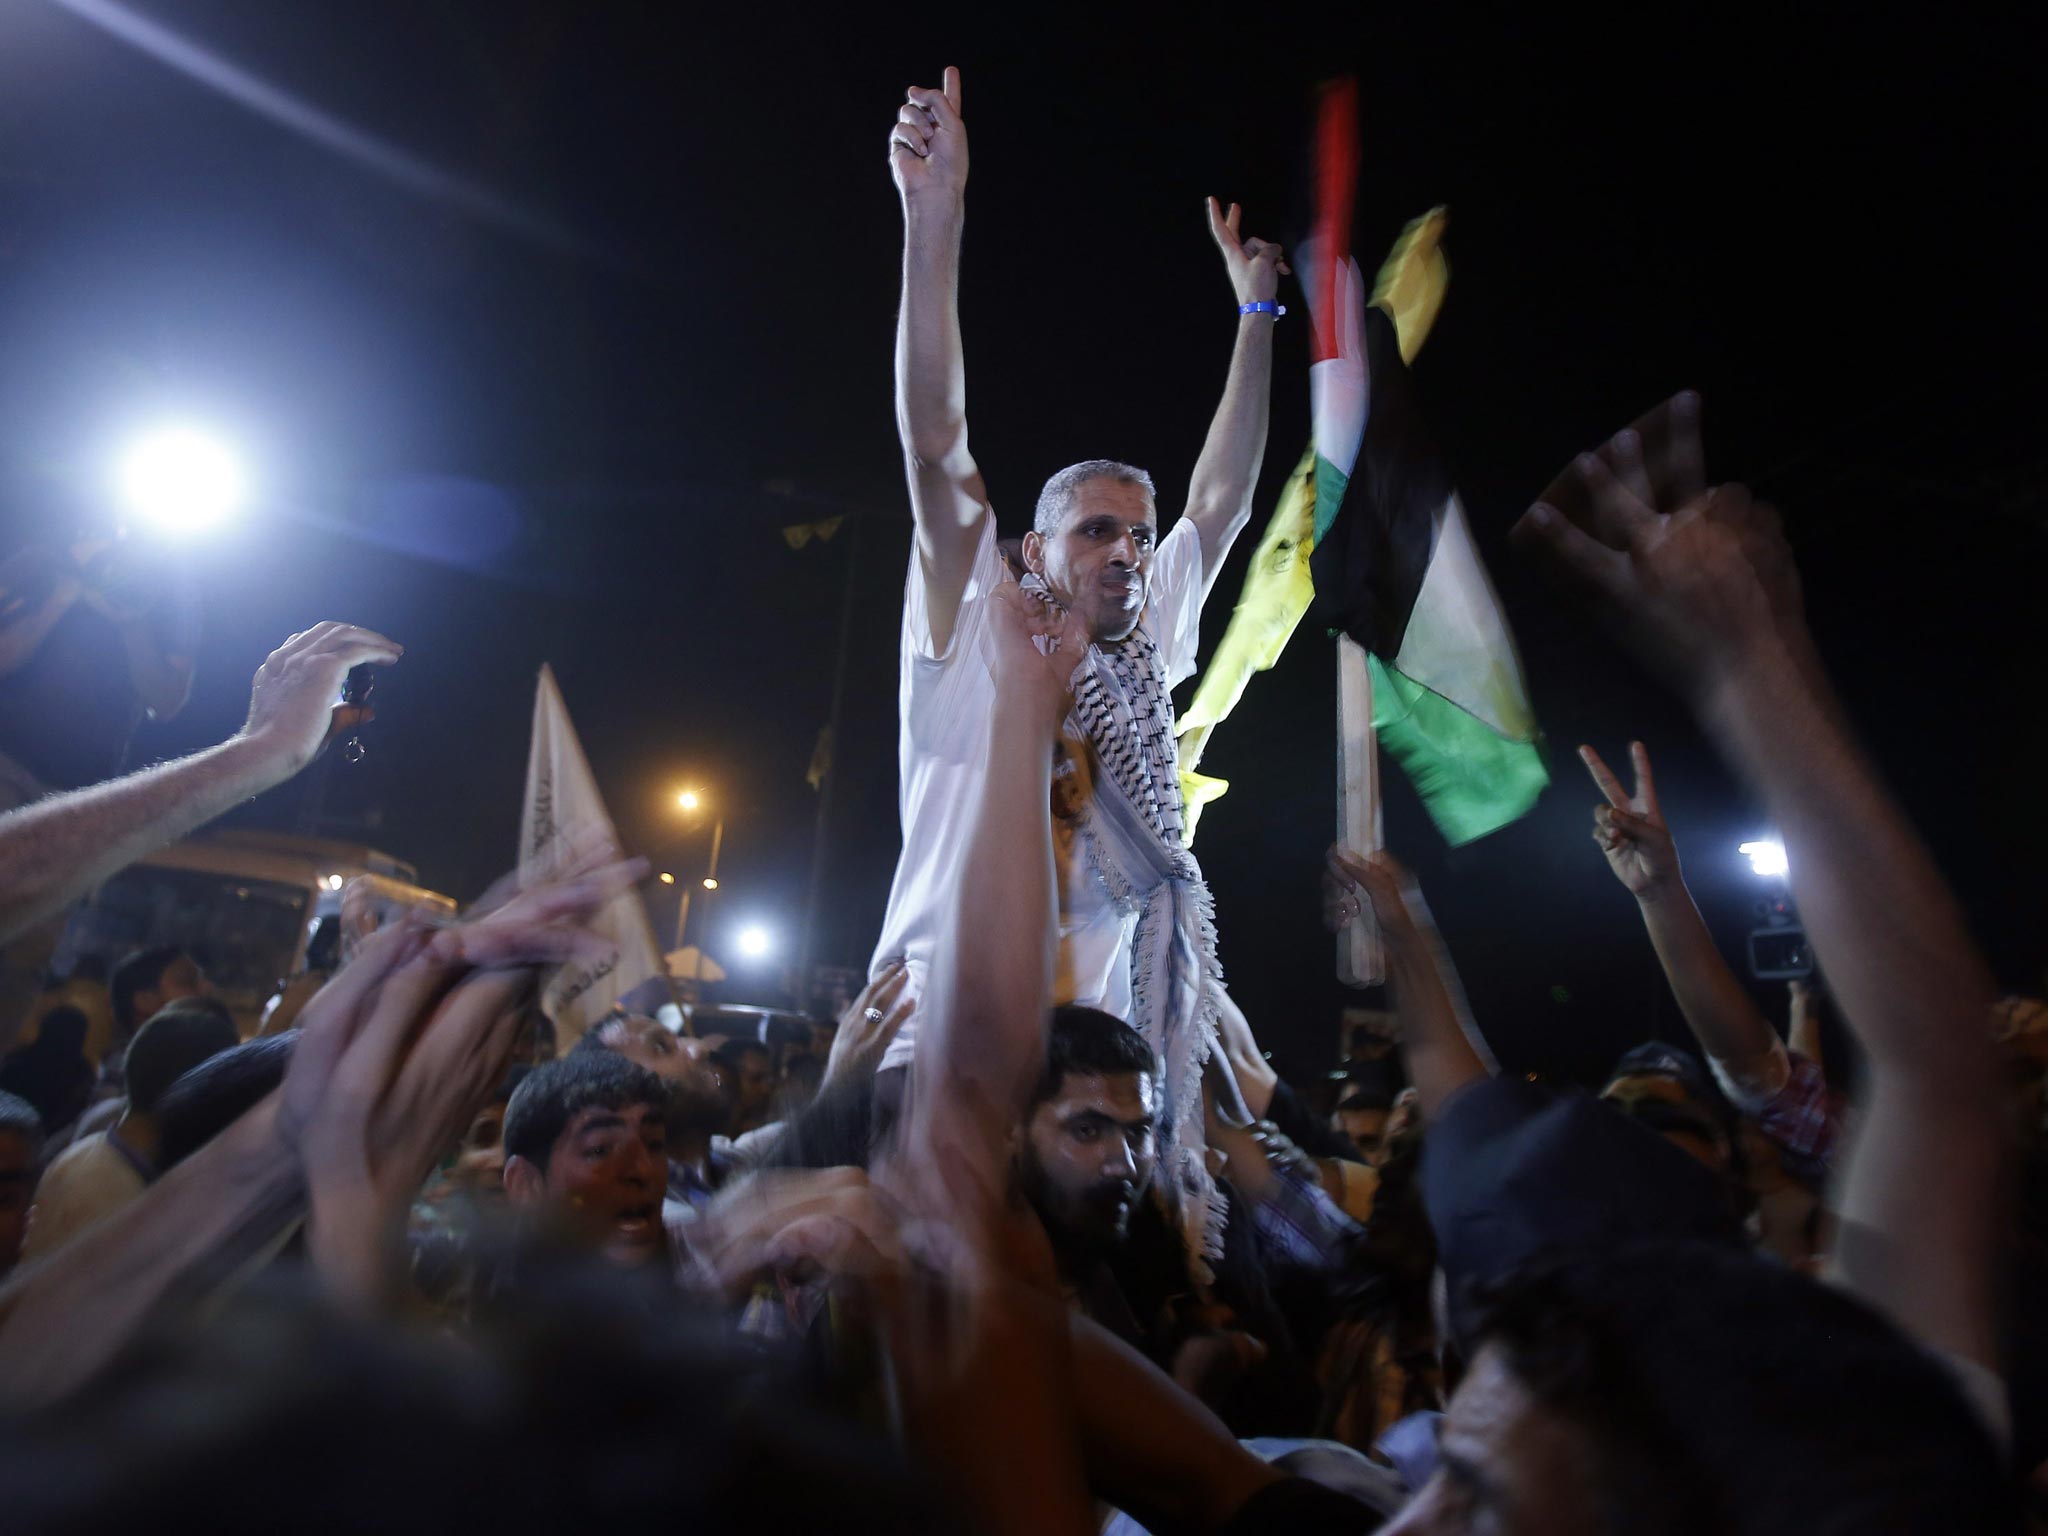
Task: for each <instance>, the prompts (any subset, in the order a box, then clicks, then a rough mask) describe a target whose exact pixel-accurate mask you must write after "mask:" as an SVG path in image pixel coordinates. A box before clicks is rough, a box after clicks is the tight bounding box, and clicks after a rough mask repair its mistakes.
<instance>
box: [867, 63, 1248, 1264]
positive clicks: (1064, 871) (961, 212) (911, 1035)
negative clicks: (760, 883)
mask: <svg viewBox="0 0 2048 1536" xmlns="http://www.w3.org/2000/svg"><path fill="white" fill-rule="evenodd" d="M967 160H968V150H967V129H966V122H965V119H964V118H963V116H962V113H961V88H960V74H959V71H958V70H955V69H948V70H947V71H946V72H945V77H944V84H943V86H942V87H940V88H937V89H925V88H913V89H912V90H910V91H909V92H908V95H907V100H906V101H905V103H904V105H903V107H902V108H901V110H900V111H899V112H898V113H897V117H896V121H895V123H894V124H893V125H892V127H891V129H890V135H889V164H890V169H891V172H892V174H893V175H894V177H895V181H896V187H897V191H898V193H899V194H900V196H901V200H902V205H903V230H904V240H903V279H902V298H901V308H900V310H899V315H898V322H897V333H896V420H897V429H898V434H899V437H900V439H901V443H902V448H903V455H904V469H905V476H906V479H907V480H908V483H909V490H910V504H911V511H912V515H913V517H914V519H915V522H916V538H915V547H914V549H913V551H912V554H911V559H910V571H909V577H908V582H907V585H906V588H905V594H904V607H903V631H902V655H901V689H900V701H901V710H902V717H901V722H900V725H901V729H900V738H899V744H898V766H899V770H900V774H901V784H900V788H899V797H900V812H901V816H902V823H903V853H902V857H901V859H900V861H899V863H898V864H897V868H896V877H895V881H894V884H893V886H892V887H891V890H890V895H889V906H888V911H887V914H886V916H885V917H884V919H883V923H882V932H881V937H880V942H879V944H878V945H877V947H876V950H875V961H874V966H873V970H874V971H875V972H876V973H879V971H880V968H881V967H882V965H883V964H884V963H885V962H887V961H888V960H890V959H893V958H895V957H898V956H900V957H902V958H903V959H904V961H905V963H906V967H907V970H908V973H909V977H910V992H911V995H912V997H913V998H922V997H923V996H924V995H925V994H926V992H927V991H928V988H929V972H930V967H931V963H932V956H933V953H934V950H935V947H936V945H937V943H938V939H939V928H940V925H941V924H942V922H943V921H944V918H945V914H946V912H947V910H948V909H947V899H948V895H949V892H950V889H951V882H952V879H953V875H954V872H955V871H956V870H957V869H958V867H959V864H960V855H961V850H962V848H963V847H964V846H965V843H966V839H967V834H968V824H969V820H970V817H971V812H972V809H973V804H974V798H975V795H976V792H977V790H978V787H979V785H980V784H981V782H982V781H983V779H984V777H985V774H986V770H987V766H988V750H989V739H990V738H989V731H988V721H989V718H990V714H991V712H992V711H993V710H994V709H995V707H996V695H995V690H994V686H993V684H992V681H991V677H990V673H989V670H988V668H987V666H986V665H985V664H984V661H983V655H982V652H983V648H984V646H985V644H986V643H987V642H986V638H985V637H986V634H987V630H988V620H987V608H988V602H989V596H990V593H991V591H992V590H993V588H994V587H995V585H996V583H997V582H998V581H999V580H1001V579H1002V576H1003V572H1004V559H1003V556H1002V555H1001V553H999V550H998V544H997V537H996V525H995V513H994V511H993V508H992V503H991V500H990V496H989V492H988V488H987V486H986V484H985V483H984V481H983V479H982V473H981V470H980V468H979V466H978V465H977V463H976V461H975V458H974V456H973V454H972V453H971V452H970V451H969V449H968V441H967V414H966V371H965V363H964V360H963V354H962V350H961V343H960V321H959V312H958V292H957V290H958V283H959V267H960V250H961V236H962V229H963V225H964V219H965V195H966V187H967ZM1209 227H1210V233H1211V235H1212V236H1213V237H1214V239H1215V241H1216V244H1217V246H1218V247H1219V249H1220V250H1221V251H1222V254H1223V259H1224V265H1225V268H1226V271H1227V273H1228V276H1229V279H1230V283H1231V286H1232V289H1233V290H1234V293H1235V297H1236V301H1237V304H1236V308H1237V311H1238V313H1237V316H1236V342H1235V348H1234V351H1233V353H1232V356H1231V362H1230V371H1229V374H1228V377H1227V380H1226V383H1225V387H1224V393H1223V399H1222V402H1221V404H1220V405H1219V406H1218V407H1217V411H1216V415H1215V418H1214V420H1213V422H1212V424H1211V426H1210V429H1209V436H1208V440H1207V442H1206V443H1205V445H1204V447H1203V450H1202V454H1201V457H1200V459H1199V460H1198V461H1197V463H1196V465H1195V469H1194V474H1193V477H1192V480H1191V482H1190V484H1189V488H1188V499H1187V504H1186V510H1185V512H1184V514H1183V516H1182V517H1181V519H1180V521H1179V523H1177V524H1176V525H1175V526H1174V527H1173V529H1172V530H1171V531H1169V532H1168V533H1166V534H1165V536H1164V537H1161V535H1160V526H1159V514H1158V510H1157V508H1156V506H1155V505H1154V493H1153V483H1152V479H1151V477H1150V476H1149V475H1147V474H1146V473H1145V472H1144V471H1143V470H1141V469H1137V468H1134V467H1133V466H1131V465H1128V464H1123V463H1118V462H1116V461H1113V460H1109V459H1090V460H1087V461H1085V462H1083V463H1079V464H1075V465H1072V466H1070V467H1069V468H1067V469H1063V470H1061V471H1059V473H1057V474H1055V475H1053V476H1052V477H1051V478H1050V479H1049V480H1048V481H1047V482H1046V484H1045V488H1044V490H1043V491H1042V492H1041V493H1040V495H1039V498H1038V504H1037V508H1036V511H1035V513H1034V515H1033V520H1032V528H1031V531H1030V532H1028V533H1027V534H1025V536H1024V541H1023V550H1022V561H1023V565H1024V567H1025V569H1024V570H1023V571H1021V572H1019V573H1018V574H1019V575H1020V576H1022V577H1023V578H1024V580H1025V581H1026V582H1027V583H1028V584H1029V585H1030V586H1031V588H1032V589H1033V590H1034V592H1035V593H1036V594H1037V596H1038V599H1039V600H1040V601H1042V602H1044V603H1046V604H1049V605H1050V606H1051V607H1052V608H1053V609H1054V610H1056V611H1057V612H1059V613H1060V614H1061V615H1063V616H1064V620H1065V624H1064V627H1063V631H1062V633H1061V634H1060V635H1059V636H1058V637H1057V638H1056V639H1055V638H1054V637H1052V636H1048V637H1046V640H1047V642H1048V643H1051V644H1054V645H1056V646H1057V647H1058V654H1059V657H1060V662H1061V664H1062V665H1064V666H1065V667H1066V669H1067V671H1068V674H1069V676H1068V679H1067V680H1068V682H1069V683H1070V685H1071V691H1072V693H1073V695H1074V703H1073V707H1072V709H1071V711H1070V715H1069V718H1068V720H1067V722H1066V727H1065V730H1064V732H1063V736H1062V742H1061V747H1060V752H1059V759H1060V768H1059V780H1058V785H1059V788H1058V793H1057V795H1056V796H1055V801H1056V804H1057V807H1058V809H1057V811H1056V815H1057V826H1056V837H1055V840H1056V847H1057V857H1058V859H1059V863H1060V881H1059V891H1060V907H1059V921H1060V944H1059V957H1058V963H1057V966H1056V970H1055V982H1054V994H1053V995H1054V1001H1055V1002H1059V1003H1069V1002H1071V1003H1077V1004H1081V1005H1084V1006H1089V1007H1100V1008H1103V1009H1106V1010H1107V1011H1108V1012H1109V1013H1111V1014H1113V1015H1115V1016H1116V1017H1118V1018H1122V1019H1128V1020H1130V1022H1131V1023H1132V1024H1133V1025H1134V1026H1135V1027H1136V1028H1137V1029H1138V1030H1139V1032H1140V1033H1141V1034H1143V1035H1144V1036H1145V1038H1146V1040H1147V1041H1148V1042H1150V1044H1151V1045H1152V1047H1153V1049H1154V1050H1155V1051H1157V1052H1158V1053H1159V1054H1160V1056H1161V1057H1162V1059H1163V1062H1164V1065H1165V1069H1166V1075H1165V1081H1166V1083H1167V1085H1168V1091H1167V1095H1166V1098H1165V1100H1164V1101H1163V1102H1162V1104H1161V1105H1160V1110H1159V1114H1160V1123H1159V1130H1160V1140H1161V1146H1162V1158H1163V1169H1162V1178H1163V1179H1164V1181H1165V1183H1166V1184H1167V1186H1168V1188H1169V1192H1170V1194H1171V1196H1172V1198H1173V1199H1174V1200H1175V1201H1176V1203H1177V1204H1179V1205H1182V1206H1192V1207H1194V1208H1196V1209H1197V1210H1199V1209H1200V1208H1201V1207H1202V1206H1203V1205H1205V1204H1206V1202H1207V1191H1208V1187H1209V1186H1208V1180H1207V1175H1206V1171H1205V1169H1204V1167H1203V1165H1202V1154H1201V1141H1202V1113H1201V1107H1200V1105H1199V1104H1197V1103H1195V1102H1194V1101H1193V1097H1192V1092H1191V1089H1190V1087H1189V1085H1191V1084H1192V1083H1193V1082H1194V1081H1195V1080H1196V1074H1197V1069H1198V1068H1199V1067H1200V1065H1201V1064H1202V1063H1203V1061H1204V1060H1206V1059H1207V1058H1208V1056H1209V1051H1210V1045H1211V1041H1212V1039H1213V1036H1214V1030H1215V1010H1216V1006H1217V1004H1216V994H1217V992H1218V990H1219V986H1220V984H1219V980H1218V974H1219V973H1218V970H1217V965H1216V952H1215V940H1214V935H1213V932H1212V929H1211V925H1210V922H1209V918H1208V915H1207V914H1208V893H1207V890H1206V888H1205V887H1204V886H1203V884H1202V879H1201V871H1200V869H1199V868H1198V867H1197V866H1196V864H1195V862H1194V859H1193V857H1192V856H1191V855H1190V854H1189V853H1188V850H1187V847H1186V839H1185V837H1184V835H1183V806H1182V803H1181V793H1180V782H1179V775H1178V765H1177V762H1176V759H1175V752H1174V737H1173V711H1172V705H1171V700H1170V691H1171V689H1172V688H1173V686H1174V684H1176V683H1177V682H1179V681H1180V680H1181V679H1182V678H1185V677H1187V676H1188V675H1190V673H1192V672H1193V670H1194V666H1195V646H1196V639H1197V632H1198V627H1199V621H1200V616H1201V607H1202V600H1203V598H1204V596H1205V595H1206V594H1207V592H1208V589H1209V586H1210V584H1211V582H1212V581H1213V580H1214V578H1215V574H1216V572H1217V570H1218V569H1219V568H1220V567H1221V565H1222V563H1223V559H1224V556H1225V555H1226V554H1227V553H1228V552H1229V550H1230V546H1231V544H1232V542H1233V541H1234V540H1235V539H1236V538H1237V535H1238V534H1239V533H1240V532H1241V531H1242V530H1243V528H1244V526H1245V523H1246V522H1247V520H1248V519H1249V518H1250V515H1251V501H1252V493H1253V490H1254V489H1255V486H1256V482H1257V479H1258V471H1259V464H1260V461H1261V459H1262V457H1263V456H1264V453H1265V444H1266V416H1267V395H1268V392H1269V390H1268V386H1269V381H1270V376H1271V372H1272V355H1273V335H1272V327H1273V322H1274V320H1275V318H1276V315H1277V308H1278V306H1277V304H1276V303H1275V295H1276V294H1277V293H1278V291H1279V282H1280V276H1281V274H1282V273H1283V272H1284V271H1285V270H1286V267H1285V265H1284V264H1283V263H1282V261H1281V258H1280V251H1279V248H1278V247H1276V246H1274V245H1272V244H1270V243H1268V242H1266V241H1262V240H1254V239H1241V238H1240V236H1239V233H1238V211H1237V209H1236V207H1235V206H1233V207H1232V208H1231V209H1230V211H1229V213H1228V214H1227V215H1226V214H1225V213H1224V212H1223V211H1222V210H1221V209H1220V208H1219V207H1218V206H1217V204H1216V203H1215V201H1214V200H1213V199H1212V200H1211V201H1210V203H1209ZM1218 309H1219V312H1221V310H1222V306H1221V305H1220V304H1219V305H1218ZM1218 332H1219V335H1220V333H1221V320H1220V319H1219V321H1218ZM1140 933H1142V934H1144V935H1148V936H1150V938H1151V941H1152V943H1153V945H1154V948H1153V949H1152V951H1151V952H1152V953H1153V954H1154V955H1155V956H1170V957H1171V958H1170V959H1155V960H1153V961H1148V962H1144V963H1146V964H1148V965H1152V966H1155V967H1156V968H1157V969H1158V970H1159V971H1160V974H1158V975H1150V976H1148V977H1147V984H1146V985H1145V986H1143V987H1138V988H1134V986H1133V980H1132V974H1133V966H1134V965H1135V964H1138V963H1140V962H1139V961H1138V960H1137V958H1136V956H1137V955H1138V953H1139V952H1140V950H1141V948H1142V946H1136V945H1134V939H1135V938H1136V937H1137V936H1138V935H1139V934H1140ZM1134 997H1142V998H1144V999H1145V1000H1146V1002H1147V1011H1146V1015H1145V1016H1144V1017H1137V1016H1135V1015H1134V1013H1133V1007H1132V1005H1133V1000H1134ZM920 1017H921V1014H913V1016H912V1018H911V1020H910V1021H909V1022H908V1023H906V1024H905V1025H904V1026H903V1028H902V1030H901V1031H900V1032H899V1033H898V1034H897V1036H896V1039H895V1040H894V1042H893V1043H892V1044H891V1046H890V1048H889V1052H888V1054H887V1055H886V1057H885V1058H884V1061H883V1067H884V1076H885V1079H886V1082H887V1086H886V1087H885V1086H882V1085H880V1084H878V1086H877V1102H878V1106H879V1108H880V1109H881V1111H882V1113H883V1114H884V1115H887V1114H889V1113H890V1112H891V1109H892V1106H893V1104H894V1103H895V1102H896V1101H897V1100H900V1097H901V1091H902V1078H901V1076H900V1075H891V1074H894V1073H896V1072H897V1071H898V1069H902V1068H905V1067H907V1066H908V1064H909V1063H910V1061H911V1059H912V1054H913V1050H914V1047H915V1042H916V1037H917V1031H918V1026H919V1022H920ZM1211 1236H1212V1237H1213V1236H1214V1234H1213V1233H1212V1234H1211Z"/></svg>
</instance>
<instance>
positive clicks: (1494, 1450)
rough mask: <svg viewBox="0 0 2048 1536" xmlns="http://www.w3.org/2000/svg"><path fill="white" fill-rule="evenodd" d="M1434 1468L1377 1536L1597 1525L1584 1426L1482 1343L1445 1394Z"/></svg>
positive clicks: (1494, 1535)
mask: <svg viewBox="0 0 2048 1536" xmlns="http://www.w3.org/2000/svg"><path fill="white" fill-rule="evenodd" d="M1438 1452H1439V1460H1438V1463H1437V1471H1436V1474H1435V1475H1434V1476H1433V1477H1431V1478H1430V1480H1429V1481H1428V1482H1426V1483H1424V1484H1423V1485H1422V1487H1421V1489H1420V1490H1419V1491H1418V1492H1417V1493H1416V1495H1415V1497H1414V1498H1413V1499H1412V1500H1410V1501H1409V1504H1408V1507H1407V1508H1406V1509H1404V1510H1402V1511H1401V1516H1400V1518H1399V1519H1398V1520H1396V1521H1395V1522H1394V1523H1393V1524H1392V1525H1389V1526H1386V1527H1385V1528H1384V1531H1383V1536H1576V1533H1579V1532H1584V1531H1596V1530H1601V1529H1603V1528H1604V1525H1605V1522H1604V1518H1603V1516H1602V1513H1601V1509H1600V1502H1601V1501H1600V1499H1599V1498H1598V1497H1596V1490H1597V1489H1598V1488H1599V1486H1600V1478H1599V1476H1598V1457H1597V1454H1596V1450H1595V1446H1594V1443H1593V1439H1592V1436H1591V1435H1590V1433H1589V1432H1588V1431H1587V1430H1585V1429H1584V1428H1582V1427H1581V1426H1580V1425H1578V1424H1577V1423H1575V1422H1573V1421H1572V1420H1571V1419H1570V1418H1568V1417H1566V1416H1565V1415H1563V1414H1561V1413H1558V1412H1557V1411H1555V1410H1554V1409H1551V1408H1548V1407H1546V1406H1545V1405H1544V1404H1543V1403H1542V1402H1541V1401H1539V1400H1538V1399H1537V1398H1536V1396H1535V1395H1534V1394H1533V1393H1531V1392H1530V1391H1529V1389H1528V1388H1527V1387H1525V1386H1524V1385H1523V1384H1522V1383H1521V1382H1520V1381H1518V1380H1517V1379H1516V1378H1515V1375H1514V1373H1513V1372H1512V1371H1510V1370H1509V1369H1508V1368H1507V1365H1506V1363H1505V1362H1504V1361H1503V1360H1502V1359H1501V1357H1500V1354H1499V1353H1498V1351H1495V1350H1492V1349H1482V1350H1481V1351H1480V1352H1479V1357H1478V1358H1477V1359H1476V1360H1474V1361H1473V1362H1472V1369H1471V1370H1470V1371H1468V1372H1467V1373H1466V1375H1465V1379H1464V1381H1463V1382H1462V1383H1461V1384H1460V1385H1459V1387H1458V1390H1457V1393H1456V1395H1455V1396H1453V1397H1452V1398H1451V1401H1450V1404H1449V1411H1448V1412H1447V1413H1446V1415H1445V1417H1444V1424H1443V1432H1442V1438H1441V1439H1440V1440H1439V1441H1438Z"/></svg>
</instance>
